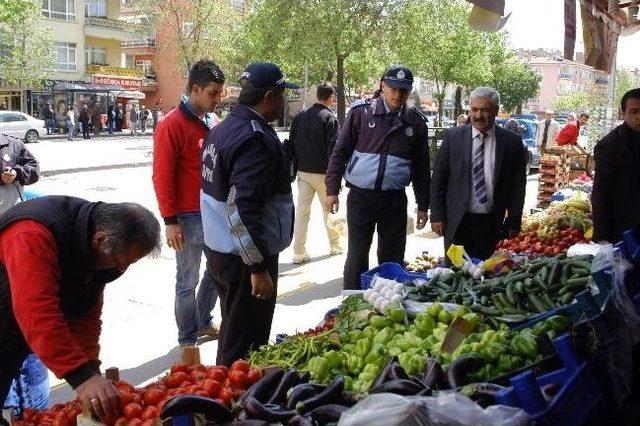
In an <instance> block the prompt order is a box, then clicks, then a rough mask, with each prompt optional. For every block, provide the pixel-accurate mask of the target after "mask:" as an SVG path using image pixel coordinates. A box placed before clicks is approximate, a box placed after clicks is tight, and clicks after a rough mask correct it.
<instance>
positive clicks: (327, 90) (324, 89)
mask: <svg viewBox="0 0 640 426" xmlns="http://www.w3.org/2000/svg"><path fill="white" fill-rule="evenodd" d="M335 93H336V89H334V88H333V85H332V84H331V83H322V84H319V85H318V90H317V91H316V97H317V98H318V100H320V101H326V100H327V99H329V98H330V97H331V96H332V95H334V94H335Z"/></svg>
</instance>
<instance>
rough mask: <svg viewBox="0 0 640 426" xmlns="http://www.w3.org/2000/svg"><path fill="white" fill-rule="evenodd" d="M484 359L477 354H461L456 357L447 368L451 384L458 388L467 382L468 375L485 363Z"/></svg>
mask: <svg viewBox="0 0 640 426" xmlns="http://www.w3.org/2000/svg"><path fill="white" fill-rule="evenodd" d="M484 363H485V361H484V359H482V358H480V357H479V356H475V355H466V356H461V357H460V358H457V359H455V360H454V361H453V362H452V363H451V364H449V368H448V369H447V377H448V379H449V386H451V388H454V389H455V388H457V387H460V386H464V385H466V384H467V376H469V374H471V373H473V372H475V371H477V370H478V368H480V367H482V366H483V365H484Z"/></svg>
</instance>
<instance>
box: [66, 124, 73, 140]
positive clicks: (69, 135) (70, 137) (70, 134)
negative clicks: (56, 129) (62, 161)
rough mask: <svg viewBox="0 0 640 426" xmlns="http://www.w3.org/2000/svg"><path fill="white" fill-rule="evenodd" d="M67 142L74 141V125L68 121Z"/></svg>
mask: <svg viewBox="0 0 640 426" xmlns="http://www.w3.org/2000/svg"><path fill="white" fill-rule="evenodd" d="M67 140H69V141H71V140H73V123H71V121H69V120H67Z"/></svg>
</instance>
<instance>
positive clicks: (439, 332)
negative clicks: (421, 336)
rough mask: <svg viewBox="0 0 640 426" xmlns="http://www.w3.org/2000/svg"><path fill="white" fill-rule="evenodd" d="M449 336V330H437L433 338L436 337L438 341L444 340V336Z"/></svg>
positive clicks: (434, 331)
mask: <svg viewBox="0 0 640 426" xmlns="http://www.w3.org/2000/svg"><path fill="white" fill-rule="evenodd" d="M446 335H447V330H446V329H443V328H436V329H435V330H433V334H432V336H434V337H435V338H436V339H437V340H438V341H442V340H444V336H446Z"/></svg>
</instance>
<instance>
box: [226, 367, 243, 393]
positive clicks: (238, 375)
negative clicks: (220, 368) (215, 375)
mask: <svg viewBox="0 0 640 426" xmlns="http://www.w3.org/2000/svg"><path fill="white" fill-rule="evenodd" d="M229 381H230V382H231V385H232V386H233V387H234V388H237V389H245V388H246V387H247V375H246V373H244V372H243V371H239V370H236V371H233V370H231V373H229Z"/></svg>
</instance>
